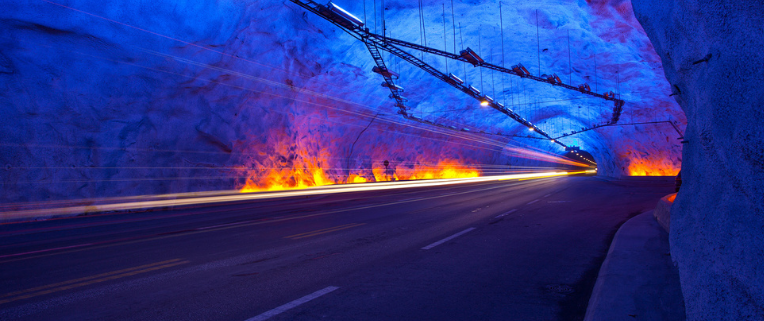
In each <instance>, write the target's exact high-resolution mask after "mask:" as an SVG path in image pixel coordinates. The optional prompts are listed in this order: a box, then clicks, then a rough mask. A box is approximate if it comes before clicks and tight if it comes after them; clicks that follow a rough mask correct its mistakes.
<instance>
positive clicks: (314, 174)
mask: <svg viewBox="0 0 764 321" xmlns="http://www.w3.org/2000/svg"><path fill="white" fill-rule="evenodd" d="M320 164H326V162H324V161H304V160H302V158H298V159H295V160H293V161H292V165H293V166H292V167H281V168H270V169H268V170H265V171H260V173H259V174H261V175H257V174H258V172H257V171H255V172H253V173H251V174H250V175H248V176H249V177H248V178H247V182H246V184H245V185H244V187H242V188H241V189H240V191H241V192H242V193H250V192H263V191H281V190H291V189H303V188H308V187H314V186H325V185H333V184H342V183H366V182H388V181H399V180H418V179H443V178H472V177H479V176H480V171H479V170H477V169H474V168H471V167H468V166H465V165H462V164H460V163H459V162H458V161H454V160H446V161H442V162H440V163H438V164H437V165H422V164H415V165H406V166H398V167H397V168H395V169H393V168H389V169H388V168H386V167H384V166H383V165H382V163H379V164H375V166H373V168H372V169H371V174H373V179H372V178H371V177H366V176H362V175H361V174H357V173H351V174H350V175H349V176H348V177H347V179H346V180H344V179H343V178H342V177H338V178H335V179H332V175H330V174H329V173H327V171H325V170H324V169H322V168H321V167H320ZM367 172H368V171H367ZM262 174H264V175H262ZM335 176H337V175H335Z"/></svg>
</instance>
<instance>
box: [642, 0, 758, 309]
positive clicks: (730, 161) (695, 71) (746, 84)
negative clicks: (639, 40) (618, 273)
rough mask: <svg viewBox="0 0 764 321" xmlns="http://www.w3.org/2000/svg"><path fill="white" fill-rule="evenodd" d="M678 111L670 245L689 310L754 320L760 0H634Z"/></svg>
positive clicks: (755, 303) (756, 246)
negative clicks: (679, 150)
mask: <svg viewBox="0 0 764 321" xmlns="http://www.w3.org/2000/svg"><path fill="white" fill-rule="evenodd" d="M634 8H635V11H636V13H637V17H638V18H639V21H640V22H641V23H642V25H643V26H644V28H645V31H647V34H648V35H649V36H650V39H651V40H652V42H653V44H654V45H655V49H656V51H657V52H658V54H659V55H660V56H661V60H662V61H663V66H664V69H665V72H666V77H667V78H668V80H669V82H670V83H671V86H672V88H674V92H675V94H676V95H675V96H674V97H676V99H677V101H678V102H679V104H680V105H681V106H682V109H683V110H684V111H685V113H686V115H687V119H688V125H687V133H686V134H685V139H686V140H687V143H686V144H685V145H684V150H683V159H684V163H683V164H682V178H683V184H682V188H681V190H680V191H679V193H678V195H677V198H676V201H675V203H674V205H673V207H672V209H671V236H670V238H671V253H672V257H673V258H674V259H675V261H676V263H677V264H678V267H679V273H680V279H681V283H682V292H683V293H684V298H685V305H686V308H687V317H688V319H690V320H764V268H763V267H764V197H762V195H764V149H762V145H763V144H764V126H762V122H761V121H762V119H764V111H762V105H764V85H762V84H763V83H764V51H762V48H764V36H762V35H763V34H764V24H762V21H764V2H761V1H736V0H722V1H710V0H681V1H678V0H669V1H657V0H638V1H635V2H634Z"/></svg>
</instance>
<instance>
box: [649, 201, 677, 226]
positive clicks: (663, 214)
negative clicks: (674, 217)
mask: <svg viewBox="0 0 764 321" xmlns="http://www.w3.org/2000/svg"><path fill="white" fill-rule="evenodd" d="M674 199H676V193H674V194H669V195H666V196H664V197H663V198H661V199H660V200H659V201H658V204H657V205H655V211H653V216H655V219H656V220H658V223H659V224H660V225H661V226H662V227H663V229H664V230H666V232H667V233H671V205H673V204H674Z"/></svg>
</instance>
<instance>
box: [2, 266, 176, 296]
mask: <svg viewBox="0 0 764 321" xmlns="http://www.w3.org/2000/svg"><path fill="white" fill-rule="evenodd" d="M179 260H180V259H172V260H167V261H162V262H156V263H151V264H146V265H141V266H136V267H131V268H127V269H123V270H117V271H112V272H106V273H101V274H97V275H91V276H86V277H84V278H79V279H74V280H69V281H64V282H58V283H53V284H48V285H43V286H38V287H35V288H31V289H26V290H21V291H15V292H10V293H6V294H2V295H0V298H5V297H9V296H13V295H17V294H23V293H29V292H35V291H40V290H45V289H47V288H53V287H57V286H62V285H67V284H70V283H77V282H82V281H87V280H92V279H97V278H101V277H105V276H109V275H113V274H119V273H125V272H130V271H133V270H138V269H143V268H147V267H151V266H154V265H161V264H166V263H170V262H175V261H179Z"/></svg>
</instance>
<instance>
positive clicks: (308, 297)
mask: <svg viewBox="0 0 764 321" xmlns="http://www.w3.org/2000/svg"><path fill="white" fill-rule="evenodd" d="M336 289H339V287H336V286H327V287H325V288H323V289H321V290H318V291H316V292H313V293H311V294H308V295H306V296H304V297H301V298H299V299H297V300H294V301H292V302H289V303H287V304H284V305H282V306H280V307H278V308H275V309H272V310H269V311H266V312H263V313H262V314H260V315H258V316H255V317H252V318H249V319H247V320H246V321H262V320H267V319H270V318H271V317H274V316H276V315H279V314H281V313H283V312H284V311H287V310H289V309H292V308H295V307H297V306H298V305H300V304H303V303H306V302H308V301H311V300H313V299H315V298H318V297H320V296H322V295H324V294H327V293H329V292H332V291H334V290H336Z"/></svg>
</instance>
